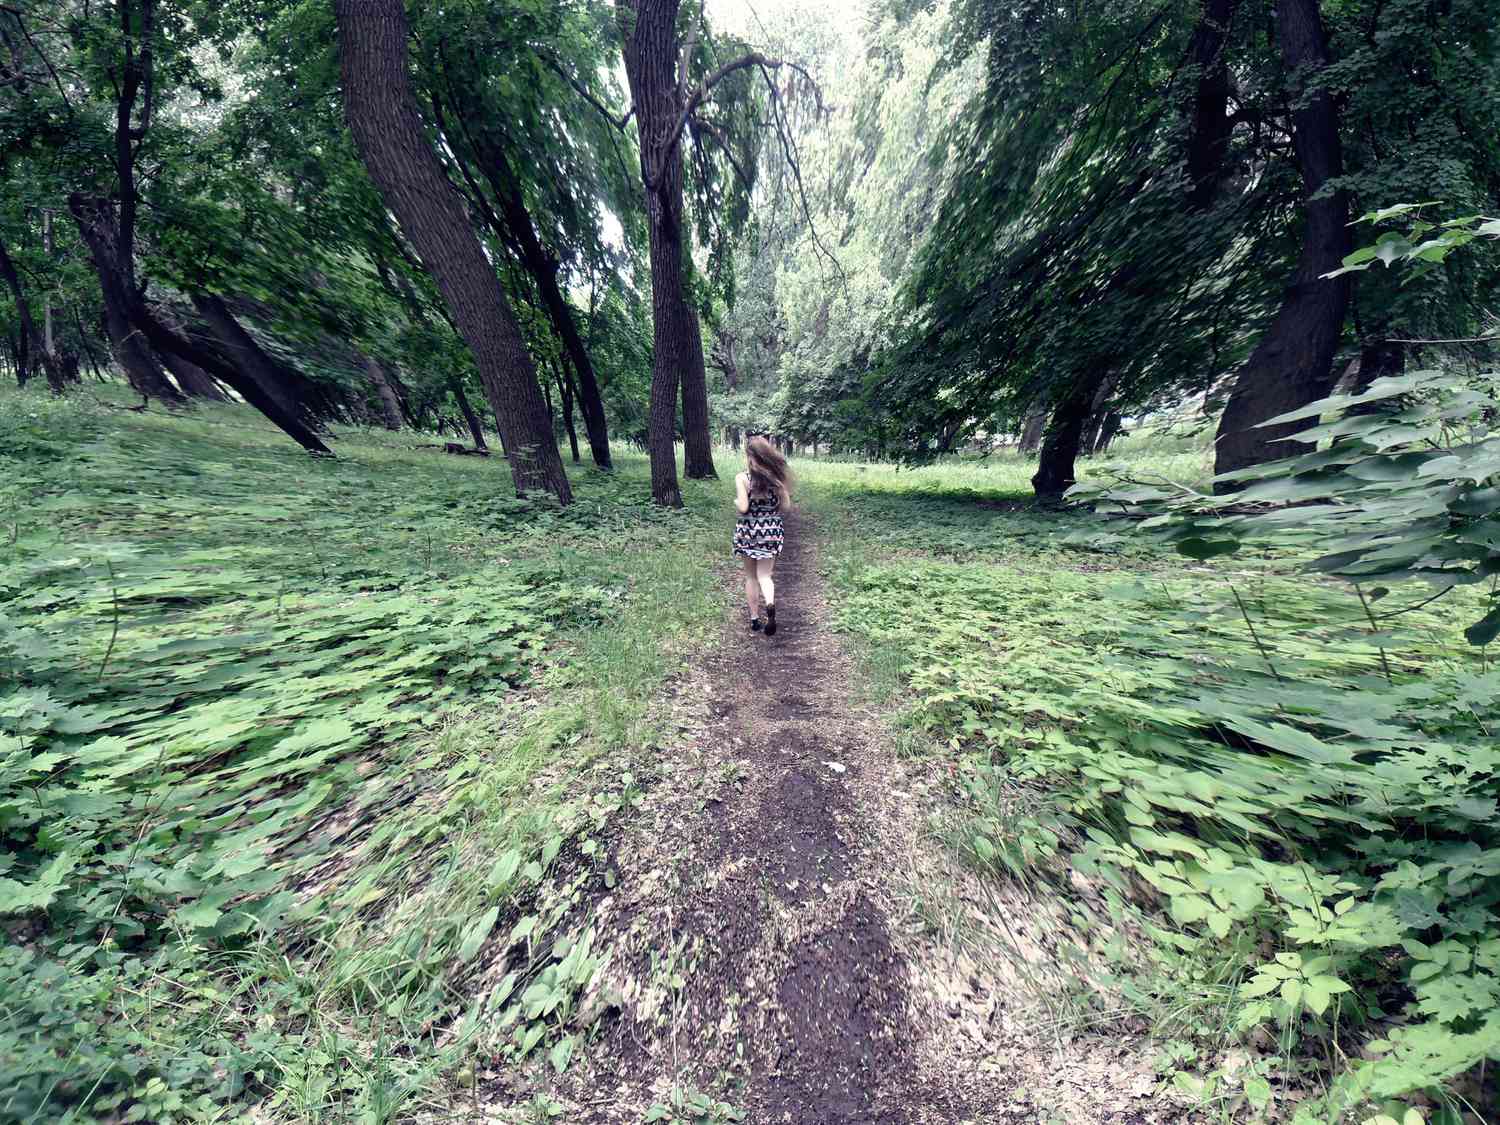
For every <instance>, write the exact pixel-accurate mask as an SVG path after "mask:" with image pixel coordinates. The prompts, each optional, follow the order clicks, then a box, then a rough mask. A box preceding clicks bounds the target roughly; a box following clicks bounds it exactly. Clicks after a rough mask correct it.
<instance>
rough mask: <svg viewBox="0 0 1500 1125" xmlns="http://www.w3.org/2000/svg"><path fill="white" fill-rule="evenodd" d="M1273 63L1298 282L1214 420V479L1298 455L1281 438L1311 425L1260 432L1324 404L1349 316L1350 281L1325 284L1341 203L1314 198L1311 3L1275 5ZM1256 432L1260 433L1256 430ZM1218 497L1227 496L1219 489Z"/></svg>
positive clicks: (1318, 56)
mask: <svg viewBox="0 0 1500 1125" xmlns="http://www.w3.org/2000/svg"><path fill="white" fill-rule="evenodd" d="M1276 10H1277V16H1278V20H1277V22H1278V34H1279V38H1280V40H1281V54H1282V60H1283V62H1284V64H1285V66H1286V70H1287V72H1288V74H1289V75H1291V76H1292V81H1293V90H1292V96H1293V99H1294V100H1293V105H1294V106H1295V107H1296V108H1294V109H1293V111H1292V142H1293V148H1294V149H1295V151H1296V155H1297V164H1298V167H1299V168H1300V169H1301V172H1302V185H1303V192H1304V199H1305V203H1304V205H1303V211H1304V217H1305V218H1304V227H1303V233H1302V252H1301V256H1300V258H1299V260H1298V263H1297V272H1296V274H1295V275H1294V276H1293V277H1292V280H1291V283H1290V284H1289V285H1288V286H1287V288H1286V291H1285V292H1284V294H1283V296H1282V300H1281V307H1280V308H1279V309H1278V310H1277V313H1276V317H1275V319H1274V320H1273V321H1272V322H1271V326H1270V327H1269V328H1268V329H1267V330H1266V333H1265V335H1264V336H1262V337H1261V339H1260V342H1259V343H1258V344H1256V347H1255V350H1254V351H1253V352H1252V353H1251V355H1250V358H1249V359H1248V360H1247V361H1246V363H1245V366H1244V367H1243V368H1242V369H1241V370H1240V373H1239V376H1238V377H1237V378H1236V379H1235V383H1234V389H1233V390H1232V391H1231V392H1230V395H1229V403H1228V405H1226V406H1225V408H1224V415H1223V417H1222V418H1221V419H1220V420H1219V432H1218V442H1217V450H1216V454H1215V458H1214V471H1215V472H1216V473H1230V472H1234V471H1236V470H1239V469H1245V468H1248V467H1250V466H1252V465H1258V464H1261V463H1263V462H1266V461H1274V460H1278V459H1280V458H1283V457H1290V456H1294V455H1296V454H1297V453H1300V452H1303V451H1305V450H1306V448H1307V446H1306V444H1305V443H1303V442H1294V441H1285V440H1280V439H1284V438H1288V437H1290V436H1291V435H1293V434H1296V433H1298V432H1300V431H1302V430H1304V429H1307V428H1308V427H1309V426H1311V425H1314V424H1315V423H1316V419H1308V420H1306V421H1302V422H1293V423H1287V424H1283V425H1280V426H1269V427H1266V426H1260V423H1261V422H1264V421H1265V420H1266V419H1268V418H1274V417H1275V416H1276V415H1278V414H1283V413H1286V412H1288V411H1291V410H1296V409H1298V408H1299V407H1302V406H1306V405H1307V404H1308V403H1310V402H1314V401H1316V400H1317V399H1320V398H1323V397H1324V396H1325V395H1327V394H1328V392H1329V390H1330V389H1331V388H1332V386H1333V382H1334V376H1333V357H1334V353H1335V352H1336V351H1337V350H1338V344H1339V338H1340V336H1342V334H1343V330H1344V317H1345V314H1346V313H1347V312H1348V309H1349V294H1350V281H1349V275H1347V274H1345V275H1344V276H1342V277H1337V278H1332V279H1328V280H1325V279H1324V278H1323V277H1322V275H1323V274H1325V273H1328V272H1329V271H1331V270H1335V269H1337V268H1338V267H1339V265H1340V263H1341V262H1342V261H1343V259H1344V258H1345V256H1347V255H1348V253H1349V249H1350V238H1349V228H1348V225H1347V224H1348V221H1349V203H1348V199H1347V197H1346V196H1345V194H1344V192H1343V190H1342V189H1339V190H1335V191H1329V192H1326V193H1324V194H1321V195H1320V194H1319V193H1320V192H1321V191H1322V189H1323V188H1324V186H1325V185H1326V184H1327V183H1328V181H1329V180H1330V179H1332V178H1334V177H1336V176H1338V175H1340V174H1341V173H1342V170H1343V151H1342V148H1341V147H1340V142H1339V129H1338V126H1339V122H1338V109H1337V107H1336V105H1335V104H1334V101H1333V98H1332V97H1331V96H1330V94H1329V93H1328V91H1327V90H1325V89H1312V90H1311V91H1310V92H1309V86H1310V85H1311V80H1315V79H1316V77H1317V75H1318V72H1320V71H1321V70H1322V69H1323V68H1324V67H1326V66H1327V65H1328V44H1327V38H1326V36H1325V34H1324V31H1323V22H1322V18H1321V16H1320V13H1319V11H1318V0H1278V2H1277V7H1276ZM1257 427H1259V428H1257ZM1215 487H1216V488H1217V489H1218V490H1219V491H1221V492H1224V491H1232V490H1233V488H1234V485H1233V483H1232V482H1220V483H1219V484H1217V485H1216V486H1215Z"/></svg>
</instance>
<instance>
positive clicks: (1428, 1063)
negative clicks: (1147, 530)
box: [801, 447, 1500, 1123]
mask: <svg viewBox="0 0 1500 1125" xmlns="http://www.w3.org/2000/svg"><path fill="white" fill-rule="evenodd" d="M1119 452H1120V453H1121V455H1122V456H1124V457H1126V458H1127V459H1133V460H1134V462H1135V464H1134V468H1136V470H1137V471H1138V472H1158V473H1161V474H1162V475H1168V476H1170V475H1172V474H1173V473H1174V472H1176V473H1177V475H1178V476H1179V479H1186V480H1193V479H1194V478H1193V476H1192V475H1191V474H1189V473H1186V472H1182V471H1181V470H1183V468H1184V467H1185V466H1190V465H1191V464H1194V463H1199V464H1201V463H1203V461H1204V458H1203V457H1202V455H1201V454H1200V455H1197V457H1196V459H1195V456H1194V455H1193V454H1192V453H1184V452H1180V451H1178V452H1171V451H1168V452H1165V453H1163V452H1162V451H1159V450H1153V449H1150V448H1149V447H1148V448H1145V449H1142V450H1138V451H1136V452H1135V453H1134V454H1132V452H1131V450H1130V449H1128V448H1126V449H1124V450H1121V451H1119ZM801 468H802V474H803V478H804V482H805V487H804V489H803V498H804V502H805V503H806V504H807V505H809V506H810V507H811V508H812V509H814V511H815V513H816V515H817V518H818V523H819V526H820V528H821V529H822V540H823V543H824V563H825V566H826V567H827V569H828V571H829V573H830V575H831V577H832V579H833V583H834V592H835V595H836V598H837V612H838V619H839V622H840V624H841V625H842V627H843V628H844V629H845V630H847V631H848V632H849V633H850V634H851V635H852V636H854V637H855V638H856V639H857V640H858V641H859V642H860V648H861V649H862V650H863V651H864V653H865V654H866V658H867V661H868V663H869V665H870V667H871V669H872V671H873V672H874V673H875V674H876V677H877V681H878V682H879V683H882V684H884V685H885V686H886V688H887V689H888V690H889V691H890V692H892V694H893V696H894V699H895V700H896V702H897V705H898V715H899V723H900V725H901V727H902V729H903V731H904V735H903V740H902V741H903V743H904V744H906V745H909V746H914V747H918V748H920V749H921V751H922V752H925V753H931V754H936V755H940V756H942V757H944V758H946V759H948V760H950V761H951V762H953V763H954V764H955V766H956V767H957V777H958V778H959V781H958V782H957V783H956V785H955V789H954V793H953V797H954V810H955V811H954V814H953V816H952V817H951V818H950V819H949V821H948V822H947V823H945V824H944V825H942V826H941V828H940V831H941V832H942V833H943V834H944V835H945V836H946V837H947V839H948V840H949V842H950V843H951V844H952V846H954V847H955V848H957V849H958V850H959V851H960V852H962V853H963V854H964V855H965V856H966V857H967V858H968V860H969V861H970V862H972V863H973V864H974V865H976V866H977V867H979V868H981V869H983V870H986V871H989V872H991V873H992V874H993V875H994V877H996V878H1004V879H1011V878H1018V879H1024V880H1027V881H1029V882H1032V883H1034V884H1036V885H1038V886H1041V887H1045V888H1047V889H1048V891H1047V893H1051V894H1058V895H1062V896H1064V897H1066V898H1068V899H1069V900H1070V901H1072V902H1073V904H1074V907H1075V910H1076V918H1077V920H1078V922H1079V932H1080V934H1081V935H1084V936H1081V937H1080V939H1079V941H1080V949H1079V950H1078V951H1077V952H1078V953H1079V957H1080V960H1079V965H1080V971H1079V982H1078V984H1079V987H1078V990H1077V993H1076V995H1074V996H1072V997H1062V998H1059V997H1051V998H1049V1000H1048V1008H1049V1010H1048V1013H1047V1018H1049V1019H1058V1018H1062V1019H1063V1020H1064V1021H1065V1022H1067V1023H1069V1024H1071V1025H1072V1026H1074V1027H1078V1028H1082V1027H1097V1026H1111V1025H1113V1026H1115V1027H1123V1026H1128V1025H1130V1024H1134V1023H1138V1022H1139V1020H1140V1019H1141V1018H1142V1017H1144V1019H1145V1020H1146V1021H1147V1022H1148V1024H1149V1026H1150V1027H1151V1029H1152V1032H1153V1034H1154V1037H1155V1040H1156V1042H1157V1044H1158V1045H1159V1050H1160V1062H1159V1066H1160V1070H1161V1074H1162V1078H1163V1081H1164V1082H1166V1081H1170V1082H1173V1083H1174V1084H1175V1085H1176V1087H1177V1088H1178V1089H1179V1090H1180V1091H1183V1092H1186V1093H1188V1094H1189V1095H1190V1096H1192V1097H1194V1098H1197V1099H1199V1100H1201V1102H1202V1103H1203V1106H1204V1108H1205V1109H1206V1110H1210V1111H1212V1112H1213V1113H1214V1114H1215V1115H1223V1116H1225V1117H1226V1118H1235V1119H1240V1118H1243V1119H1248V1120H1292V1119H1293V1118H1297V1119H1298V1120H1301V1121H1349V1120H1354V1121H1364V1120H1366V1119H1369V1118H1371V1117H1374V1116H1376V1115H1377V1114H1378V1113H1379V1112H1382V1111H1383V1112H1384V1113H1385V1114H1386V1115H1387V1116H1389V1117H1391V1118H1393V1119H1394V1120H1396V1121H1400V1120H1402V1119H1403V1117H1404V1116H1405V1114H1406V1113H1407V1111H1408V1109H1409V1108H1411V1107H1419V1108H1420V1112H1421V1113H1423V1114H1425V1115H1426V1116H1425V1117H1424V1120H1428V1121H1442V1122H1450V1123H1457V1122H1459V1121H1475V1120H1481V1119H1483V1120H1493V1119H1494V1117H1493V1109H1494V1105H1495V1086H1494V1081H1493V1077H1492V1075H1488V1074H1486V1072H1485V1070H1484V1069H1483V1067H1482V1066H1481V1065H1480V1064H1481V1063H1482V1062H1483V1060H1485V1059H1486V1058H1487V1057H1489V1058H1493V1057H1496V1056H1497V1055H1500V1016H1497V1014H1496V1013H1497V1011H1500V926H1497V923H1496V921H1495V914H1494V906H1495V904H1496V903H1497V901H1500V863H1497V862H1496V860H1497V857H1500V837H1497V833H1496V823H1497V822H1496V819H1495V809H1496V798H1497V796H1500V757H1497V755H1500V747H1497V743H1496V739H1495V737H1494V735H1495V731H1496V730H1497V727H1500V703H1497V699H1500V675H1497V674H1496V673H1495V672H1494V671H1493V670H1492V664H1491V663H1489V662H1487V661H1486V658H1485V655H1484V654H1483V653H1482V652H1480V651H1479V650H1476V649H1473V648H1471V647H1470V646H1468V645H1467V644H1466V643H1465V642H1464V639H1463V636H1462V631H1461V630H1462V625H1463V624H1464V623H1465V622H1466V621H1467V620H1468V619H1469V618H1468V617H1467V616H1466V614H1465V610H1464V609H1463V608H1453V607H1449V606H1446V605H1445V604H1444V603H1441V602H1440V603H1437V604H1436V605H1434V606H1431V607H1427V608H1413V607H1415V606H1416V605H1417V603H1418V602H1420V601H1421V600H1422V599H1423V598H1424V597H1425V596H1426V594H1427V593H1428V592H1429V591H1427V590H1426V588H1425V587H1421V586H1414V587H1409V588H1402V587H1397V588H1394V589H1392V590H1391V591H1390V592H1389V593H1388V594H1387V595H1386V596H1385V599H1384V600H1383V601H1382V602H1381V603H1380V617H1378V618H1376V622H1377V623H1378V625H1374V626H1372V620H1371V618H1370V616H1369V614H1368V612H1367V608H1366V607H1365V606H1363V605H1362V604H1361V602H1360V600H1359V599H1358V598H1357V597H1356V596H1355V595H1354V594H1353V592H1352V591H1350V590H1349V589H1348V588H1346V587H1343V586H1341V585H1336V584H1331V583H1327V582H1322V581H1319V580H1315V579H1312V578H1309V577H1306V576H1304V575H1301V574H1298V573H1296V571H1295V569H1294V568H1293V566H1292V565H1291V563H1292V560H1288V559H1284V558H1276V557H1271V556H1266V555H1261V556H1258V557H1249V558H1247V557H1245V556H1241V557H1238V558H1236V559H1235V560H1233V562H1232V563H1229V564H1224V565H1215V564H1199V563H1193V562H1190V561H1189V560H1186V559H1183V558H1181V557H1179V556H1177V555H1175V554H1172V553H1170V552H1169V551H1164V550H1163V549H1161V548H1160V547H1158V546H1156V545H1154V544H1153V543H1152V542H1151V541H1150V540H1148V539H1146V538H1144V537H1142V536H1139V535H1133V534H1129V533H1125V534H1121V529H1119V528H1115V527H1111V526H1108V525H1106V524H1104V523H1102V522H1100V521H1098V520H1096V519H1095V518H1094V517H1092V516H1088V515H1080V514H1066V515H1056V514H1048V513H1039V512H1034V511H1031V510H1029V509H1028V508H1026V507H1025V506H1024V497H1023V495H1022V493H1021V492H1020V486H1019V485H1018V482H1017V480H1015V479H1013V478H1015V477H1017V476H1019V475H1020V474H1019V473H1017V472H1015V471H1014V470H1012V469H1009V468H1007V467H1005V466H1003V465H1002V466H988V467H986V466H976V465H975V464H973V463H959V464H957V465H954V466H951V467H949V466H937V467H934V468H932V469H928V470H924V471H923V472H921V473H906V472H902V473H896V472H894V471H892V470H889V469H885V468H869V469H861V468H859V467H858V466H848V465H837V466H828V467H825V466H821V465H816V464H809V463H804V464H803V465H802V466H801ZM1199 479H1201V478H1199ZM1398 609H1399V610H1403V611H1405V612H1402V613H1401V614H1400V615H1399V616H1390V617H1386V616H1385V614H1386V613H1387V612H1388V611H1395V610H1398ZM1080 876H1081V879H1080ZM1101 923H1102V924H1101ZM1139 937H1144V938H1148V939H1149V940H1145V941H1140V940H1135V939H1136V938H1139ZM1465 1115H1469V1116H1465Z"/></svg>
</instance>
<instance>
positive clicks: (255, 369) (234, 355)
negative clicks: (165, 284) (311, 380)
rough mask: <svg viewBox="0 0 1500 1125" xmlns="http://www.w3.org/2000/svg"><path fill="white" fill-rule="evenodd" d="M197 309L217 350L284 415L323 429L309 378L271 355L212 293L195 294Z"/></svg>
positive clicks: (314, 427)
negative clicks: (258, 386) (259, 388)
mask: <svg viewBox="0 0 1500 1125" xmlns="http://www.w3.org/2000/svg"><path fill="white" fill-rule="evenodd" d="M192 301H193V308H195V309H197V310H198V315H199V316H201V317H202V318H203V323H204V324H205V325H206V326H207V328H208V330H209V332H210V333H211V334H212V336H213V340H214V344H215V348H216V350H217V351H218V352H219V353H220V354H221V355H222V356H223V357H224V358H225V359H226V360H227V361H228V362H230V363H232V364H234V366H236V367H237V368H239V369H240V370H241V371H243V372H244V373H245V374H246V376H248V377H249V378H251V379H254V380H255V382H256V383H258V384H259V385H260V386H261V388H262V389H263V390H264V391H265V393H266V396H267V397H268V398H271V399H273V400H275V402H276V405H277V406H278V407H280V409H281V412H282V413H283V414H286V415H288V416H289V417H293V418H300V419H301V420H302V423H303V425H305V426H307V427H308V428H309V429H322V428H323V427H322V423H321V420H320V419H319V417H318V412H317V411H316V410H314V409H313V407H312V406H311V404H310V402H309V400H310V399H311V398H313V397H316V395H315V392H313V391H312V389H311V388H309V387H308V386H307V385H306V384H307V383H308V380H307V378H306V377H305V376H304V375H302V374H301V373H300V372H298V371H294V370H292V369H291V368H289V367H287V366H286V365H285V364H283V363H281V362H280V361H278V360H277V359H276V358H275V357H274V356H272V355H270V354H268V353H267V352H266V351H265V349H264V348H262V347H261V346H260V344H258V343H257V342H256V340H255V337H254V336H252V335H250V333H249V331H248V330H247V329H246V328H245V326H244V325H243V324H241V323H240V322H239V320H238V319H236V317H235V315H234V313H233V312H231V311H230V308H229V305H228V304H227V303H225V301H224V300H223V298H221V297H218V296H216V295H214V294H212V293H194V294H192Z"/></svg>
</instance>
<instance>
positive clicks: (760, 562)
mask: <svg viewBox="0 0 1500 1125" xmlns="http://www.w3.org/2000/svg"><path fill="white" fill-rule="evenodd" d="M775 569H776V560H775V559H756V560H755V570H756V578H757V581H758V582H759V583H760V594H761V597H763V598H764V599H765V601H766V605H775V604H776V583H775V582H774V581H772V579H771V572H772V571H773V570H775Z"/></svg>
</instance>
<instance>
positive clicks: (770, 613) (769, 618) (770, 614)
mask: <svg viewBox="0 0 1500 1125" xmlns="http://www.w3.org/2000/svg"><path fill="white" fill-rule="evenodd" d="M775 635H776V607H775V606H774V605H768V606H766V636H768V637H774V636H775Z"/></svg>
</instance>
